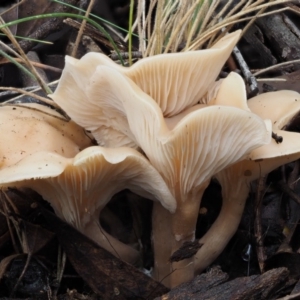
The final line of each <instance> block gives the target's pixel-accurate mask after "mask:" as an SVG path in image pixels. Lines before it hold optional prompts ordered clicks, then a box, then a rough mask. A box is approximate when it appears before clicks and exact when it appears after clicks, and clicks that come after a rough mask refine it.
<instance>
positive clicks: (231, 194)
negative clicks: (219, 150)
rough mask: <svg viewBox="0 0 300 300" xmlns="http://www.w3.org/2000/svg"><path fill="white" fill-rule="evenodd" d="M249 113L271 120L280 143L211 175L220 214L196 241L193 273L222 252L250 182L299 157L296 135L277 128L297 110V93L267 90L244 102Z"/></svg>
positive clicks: (299, 102)
mask: <svg viewBox="0 0 300 300" xmlns="http://www.w3.org/2000/svg"><path fill="white" fill-rule="evenodd" d="M248 106H249V108H250V110H251V111H252V112H254V113H255V114H257V115H259V116H260V117H261V118H263V119H264V118H268V119H271V121H272V125H273V128H272V130H273V132H274V133H276V134H278V135H279V136H282V137H283V141H282V143H277V142H276V141H275V140H274V139H272V141H271V143H270V144H268V145H264V146H262V147H259V148H257V149H255V150H253V151H252V152H251V153H250V155H249V156H248V158H247V159H245V160H243V161H240V162H238V163H236V164H234V165H232V166H230V167H228V168H226V169H224V170H222V171H221V172H219V173H217V174H216V175H215V177H216V178H217V180H218V181H219V182H220V184H221V186H222V198H223V204H222V208H221V211H220V214H219V216H218V218H217V219H216V221H215V222H214V223H213V225H212V226H211V228H210V229H209V230H208V232H207V233H206V234H205V235H204V236H203V237H202V238H201V239H200V240H199V243H201V244H203V246H202V247H201V248H200V250H199V251H198V252H197V254H196V256H195V270H196V273H200V272H202V271H203V270H204V269H205V268H206V267H207V266H209V265H210V264H211V263H212V262H213V261H214V260H215V259H216V258H217V257H218V256H219V255H220V253H221V252H222V251H223V249H224V248H225V246H226V245H227V243H228V242H229V241H230V239H231V238H232V236H233V235H234V234H235V232H236V230H237V228H238V225H239V223H240V220H241V217H242V214H243V211H244V206H245V203H246V200H247V197H248V194H249V191H250V184H251V182H252V181H254V180H256V179H258V178H259V177H260V176H264V175H266V174H268V173H269V172H271V171H272V170H274V169H276V168H278V167H279V166H281V165H284V164H286V163H289V162H291V161H294V160H296V159H299V158H300V134H299V133H295V132H287V131H283V130H280V129H281V128H284V127H285V126H286V125H287V124H288V123H289V122H290V121H291V120H292V119H293V118H294V117H295V116H296V115H299V111H300V95H299V94H298V93H296V92H293V91H278V92H270V93H265V94H262V95H259V96H257V97H254V98H252V99H250V100H249V101H248Z"/></svg>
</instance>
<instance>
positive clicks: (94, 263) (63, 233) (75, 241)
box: [42, 210, 168, 300]
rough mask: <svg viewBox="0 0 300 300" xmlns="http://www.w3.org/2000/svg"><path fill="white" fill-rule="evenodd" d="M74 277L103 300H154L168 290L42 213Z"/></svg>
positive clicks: (52, 216) (51, 215)
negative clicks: (67, 260) (79, 279)
mask: <svg viewBox="0 0 300 300" xmlns="http://www.w3.org/2000/svg"><path fill="white" fill-rule="evenodd" d="M42 213H43V215H44V216H45V218H46V220H47V222H48V223H49V226H50V227H51V229H52V230H53V231H54V232H55V233H56V234H57V237H58V240H59V243H60V244H61V246H62V247H63V249H64V250H65V252H66V254H67V257H68V259H69V260H70V262H71V263H72V265H73V267H74V269H75V270H76V271H77V273H78V274H79V275H80V276H81V277H82V278H83V279H84V281H85V282H86V283H87V284H88V285H89V286H90V287H91V288H92V290H93V291H94V292H95V293H96V294H97V295H98V296H101V297H102V298H103V299H119V300H125V299H132V300H140V299H141V300H142V299H153V298H154V297H157V296H159V295H162V294H164V293H166V292H168V289H167V288H166V287H165V286H164V285H162V284H161V283H159V282H156V281H155V280H153V279H152V278H150V277H148V276H147V275H146V274H144V273H142V272H141V271H139V270H138V269H137V268H135V267H134V266H132V265H129V264H127V263H125V262H123V261H121V260H120V259H118V258H116V257H115V256H113V255H112V254H111V253H109V252H108V251H106V250H105V249H103V248H101V247H100V246H99V245H96V244H95V243H94V242H93V241H91V240H90V239H89V238H87V237H86V236H84V235H83V234H82V233H80V232H78V231H77V230H76V229H74V228H73V227H72V226H70V225H69V224H67V223H65V222H64V221H62V220H61V219H59V218H58V217H56V216H55V215H54V214H52V213H50V212H48V211H46V210H42Z"/></svg>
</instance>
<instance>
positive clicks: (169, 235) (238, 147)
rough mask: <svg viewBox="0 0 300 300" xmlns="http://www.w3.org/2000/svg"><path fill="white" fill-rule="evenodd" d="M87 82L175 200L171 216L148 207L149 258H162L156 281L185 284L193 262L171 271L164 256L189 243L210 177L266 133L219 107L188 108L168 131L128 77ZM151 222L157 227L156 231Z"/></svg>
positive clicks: (100, 71)
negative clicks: (124, 123) (117, 113)
mask: <svg viewBox="0 0 300 300" xmlns="http://www.w3.org/2000/svg"><path fill="white" fill-rule="evenodd" d="M93 81H94V82H95V84H94V89H95V90H97V91H98V98H99V99H104V98H105V99H106V100H105V101H106V106H107V107H109V106H111V107H113V108H115V107H118V109H119V110H122V109H123V111H122V113H123V114H124V115H125V116H126V118H127V120H128V124H129V127H130V131H131V133H132V134H133V136H134V138H135V140H136V142H137V144H138V146H139V147H141V149H142V150H143V151H144V152H145V154H146V155H147V157H148V159H149V160H150V162H151V164H152V165H153V166H154V167H155V168H156V169H157V170H158V171H159V173H160V174H161V175H162V177H163V179H164V180H165V182H166V183H167V185H168V187H169V189H170V191H171V192H172V194H173V195H174V197H175V198H176V202H177V209H176V211H175V213H174V214H170V213H168V212H167V211H165V210H164V209H163V208H162V207H159V206H157V205H155V206H154V217H153V219H154V220H156V221H157V223H156V222H153V228H154V229H153V230H154V236H153V239H154V250H155V251H156V253H155V257H156V258H155V259H158V260H159V257H160V256H161V255H162V256H163V257H164V264H161V263H159V265H158V264H155V268H156V269H155V272H156V274H155V275H156V277H157V278H158V279H159V280H161V279H163V278H164V277H165V276H166V275H169V274H170V273H171V272H172V268H173V269H177V271H175V272H173V273H172V274H171V275H169V276H167V278H165V280H164V283H165V284H167V285H169V286H174V285H177V284H179V283H181V282H184V281H187V280H189V279H191V278H192V277H193V273H194V265H193V259H188V260H184V261H182V262H179V263H174V264H173V266H172V267H171V266H170V264H169V258H170V256H171V254H172V253H173V252H174V251H175V250H177V249H178V248H179V247H180V246H181V245H182V244H183V243H184V242H185V241H193V240H194V238H195V225H196V221H197V217H198V211H199V206H200V201H201V196H202V193H203V191H204V189H205V188H206V186H207V184H208V182H209V180H210V178H211V177H212V176H213V175H214V174H215V173H217V172H219V171H220V170H222V169H224V168H225V167H226V166H228V165H230V164H233V163H235V162H236V161H239V160H241V159H243V158H244V157H245V156H246V155H247V154H249V153H250V151H251V150H253V149H255V148H257V147H259V146H261V145H263V144H266V143H269V142H270V136H271V131H270V130H268V129H267V128H266V125H265V123H264V121H263V120H262V119H261V118H259V117H258V116H256V115H255V114H253V113H251V112H248V111H245V110H242V109H239V108H235V107H229V106H221V105H218V106H210V107H205V108H201V109H198V110H195V111H193V109H190V110H191V112H190V113H188V114H185V112H183V113H182V115H183V116H184V117H183V118H182V119H181V120H180V118H179V119H178V117H175V118H177V119H178V121H177V124H176V125H175V127H174V128H173V129H172V130H171V129H170V128H168V126H167V123H166V122H165V119H164V116H163V114H162V111H161V109H160V107H159V106H158V104H157V103H156V102H155V101H154V100H153V99H152V98H151V97H150V96H149V95H147V94H145V93H144V92H143V91H142V90H141V89H140V88H139V87H138V86H137V85H136V84H135V83H134V82H133V81H132V80H130V79H129V78H128V77H126V76H123V75H122V74H121V73H119V72H118V71H116V70H115V69H112V68H109V67H105V66H100V67H98V68H97V70H96V72H95V73H94V76H93ZM96 83H97V84H96ZM116 83H117V85H116ZM100 87H105V90H104V89H101V88H100ZM103 90H104V91H103ZM108 95H110V98H108ZM201 107H202V106H201ZM172 126H174V124H173V125H172ZM156 212H159V213H158V215H155V213H156ZM157 224H160V225H161V226H160V227H159V228H158V227H156V226H158V225H157ZM156 235H161V236H160V237H159V238H158V240H160V241H166V243H167V244H168V246H169V247H170V249H168V247H166V248H165V249H167V252H168V253H167V254H166V253H165V250H164V247H165V245H158V244H156ZM158 249H160V250H158ZM169 250H170V251H169ZM157 251H159V253H157ZM166 257H168V259H167V260H165V258H166Z"/></svg>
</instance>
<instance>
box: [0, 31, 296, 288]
mask: <svg viewBox="0 0 300 300" xmlns="http://www.w3.org/2000/svg"><path fill="white" fill-rule="evenodd" d="M240 34H241V32H240V31H236V32H233V33H231V34H228V35H226V36H225V37H224V38H222V39H220V40H219V41H218V42H217V43H216V44H215V45H214V46H213V47H212V48H210V49H207V50H199V51H193V52H185V53H170V54H162V55H157V56H153V57H148V58H145V59H142V60H140V61H139V62H137V63H136V64H134V65H133V66H132V67H128V68H125V67H121V66H119V65H118V64H116V63H114V62H113V61H111V60H110V59H109V58H108V57H106V56H104V55H102V54H99V53H88V54H86V55H85V56H84V57H83V58H81V59H80V60H77V59H74V58H70V57H67V58H66V66H65V69H64V71H63V74H62V77H61V79H60V81H59V84H58V87H57V89H56V91H55V93H54V94H52V95H51V98H52V99H53V100H54V101H55V102H56V103H57V104H58V105H59V106H60V107H61V108H62V109H63V110H64V111H65V112H66V113H67V114H68V115H69V116H70V117H71V119H72V123H73V122H75V123H77V124H78V125H76V126H78V127H79V126H81V127H83V128H84V129H85V130H87V131H88V132H89V133H91V135H92V136H93V137H94V138H95V139H96V140H97V142H98V144H99V146H91V145H84V146H83V145H82V144H80V143H79V141H78V140H76V141H75V140H74V143H75V144H76V145H78V148H77V150H76V151H74V152H73V153H72V154H66V152H65V150H64V151H59V149H53V147H52V148H51V146H47V145H45V146H44V147H42V148H39V149H37V150H36V151H34V152H30V151H27V150H26V151H27V152H26V153H25V155H23V156H22V157H20V156H19V157H18V159H15V160H14V161H12V162H11V163H9V164H7V165H3V167H1V168H0V185H1V186H2V187H3V188H5V187H9V186H17V187H20V186H21V187H31V188H33V189H34V190H36V191H38V192H39V193H40V194H41V195H42V196H43V197H44V198H45V199H46V200H48V201H49V202H50V203H51V204H52V206H53V208H54V210H55V212H56V213H57V215H58V216H60V217H61V218H62V219H64V220H66V221H67V222H68V223H70V224H72V225H73V226H74V227H76V228H77V229H78V230H80V231H81V232H83V233H85V234H86V235H87V236H89V237H90V238H92V239H93V240H94V241H96V242H97V243H98V244H99V245H101V246H102V247H104V248H105V249H107V250H108V251H110V252H112V253H113V254H115V255H119V256H120V257H121V258H122V259H123V260H125V261H127V262H130V263H134V262H135V261H136V260H137V259H138V256H139V253H138V251H137V250H136V249H134V248H132V247H131V246H129V245H126V244H124V243H121V242H120V241H118V240H117V239H116V238H114V237H112V236H110V235H109V234H108V233H107V232H105V231H104V229H103V228H102V227H101V225H100V222H99V214H100V213H101V211H102V210H103V208H104V206H105V205H106V204H107V203H108V202H109V200H110V199H111V198H112V196H113V194H115V193H116V192H118V191H120V190H122V189H125V188H128V189H130V190H132V191H133V192H135V193H137V194H139V195H142V196H144V197H146V198H149V199H151V200H154V205H153V212H152V230H153V250H154V270H153V276H154V277H155V278H156V279H157V280H160V281H162V282H163V283H164V284H165V285H167V286H169V287H173V286H176V285H178V284H180V283H182V282H186V281H188V280H190V279H192V278H193V276H194V274H195V272H196V273H197V272H199V271H201V270H203V269H204V268H205V267H206V266H207V265H208V264H209V263H211V262H212V261H213V260H214V259H215V258H216V256H218V254H219V253H220V252H221V251H222V249H223V248H224V247H225V245H226V243H227V242H228V240H229V239H230V238H231V236H232V235H233V233H234V232H235V230H236V228H237V226H238V223H239V220H240V216H241V214H242V211H243V206H244V202H245V199H246V197H247V194H248V184H249V182H250V181H251V180H254V179H255V178H257V177H258V176H259V175H260V173H259V172H258V170H259V169H258V166H259V168H260V167H261V165H262V164H261V163H259V162H257V161H256V160H257V159H260V160H262V159H263V163H264V162H265V163H266V167H265V168H264V169H263V170H264V171H263V172H265V173H267V172H269V171H270V170H272V169H273V168H275V167H276V166H278V165H280V164H284V163H285V162H288V161H291V160H294V159H296V158H297V157H298V156H297V155H298V153H299V151H300V145H298V143H295V145H294V146H295V147H290V145H291V143H292V139H293V137H292V136H291V139H290V138H289V137H290V135H289V133H287V132H282V131H280V130H281V129H282V127H283V126H284V124H285V123H286V122H287V120H289V118H290V115H293V114H295V110H297V108H295V106H293V105H291V106H289V105H288V104H287V106H286V111H285V112H284V113H283V114H280V113H278V114H277V115H276V116H275V115H274V117H272V116H269V115H268V109H266V113H262V114H260V111H261V109H260V108H259V105H266V106H268V105H270V104H269V102H268V101H269V99H271V98H273V97H275V95H274V94H268V95H264V96H258V97H256V99H253V100H252V101H251V103H253V105H252V104H251V105H250V106H249V105H248V104H249V103H247V99H246V92H245V85H244V82H243V80H242V78H241V77H240V76H239V75H237V74H235V73H231V74H230V75H229V76H228V77H227V78H226V79H224V80H219V81H216V80H217V77H218V74H219V72H220V70H221V68H222V67H223V65H224V63H225V62H226V60H227V59H228V57H229V55H230V53H231V51H232V49H233V47H234V46H235V44H236V43H237V41H238V39H239V37H240ZM275 94H276V93H275ZM277 95H278V94H276V97H277ZM278 97H281V95H279V96H278ZM293 97H296V94H293V95H291V99H292V98H293ZM297 97H298V94H297ZM298 98H299V97H298ZM254 103H258V104H256V105H255V104H254ZM261 103H266V104H261ZM255 107H258V108H257V109H256V108H255ZM292 109H295V110H293V111H292ZM0 113H1V110H0ZM274 114H275V112H274ZM287 116H288V117H287ZM268 119H271V120H272V122H273V123H272V124H271V121H270V120H268ZM275 121H276V122H275ZM275 124H276V125H275ZM79 128H80V127H79ZM272 130H273V131H275V132H277V133H278V134H280V135H282V136H283V137H284V141H283V143H282V144H280V145H278V144H276V143H274V142H273V141H271V133H272ZM66 132H69V131H66ZM41 134H42V133H41ZM66 134H67V136H71V135H70V134H68V133H66ZM54 141H55V139H53V140H49V143H50V144H51V143H52V142H54ZM60 145H62V144H60ZM84 148H85V149H84ZM82 149H84V150H82ZM264 149H266V151H267V154H263V153H265V152H264V151H265V150H264ZM269 149H270V151H269ZM19 150H20V149H19ZM81 150H82V151H81ZM276 151H278V152H279V153H281V159H280V160H278V162H277V161H276V162H275V163H273V164H271V163H270V161H271V160H273V158H274V157H275V156H276V155H275V152H276ZM288 155H289V156H288ZM279 161H280V162H279ZM28 166H30V168H29V167H28ZM213 176H215V177H216V178H217V179H218V180H219V181H220V183H221V185H222V191H223V207H222V211H221V214H220V216H219V218H218V219H217V220H216V223H215V224H214V225H213V227H212V228H211V229H210V231H209V232H208V233H207V234H206V235H205V236H204V237H203V238H202V239H201V240H200V242H201V243H203V244H204V245H203V246H202V248H200V250H199V251H198V253H197V254H196V256H195V257H190V258H186V259H183V260H182V261H179V262H172V263H171V262H170V257H171V255H172V254H173V253H174V252H175V251H176V250H178V249H179V248H180V247H181V246H182V245H183V244H184V243H185V242H194V240H195V228H196V222H197V217H198V212H199V208H200V204H201V198H202V195H203V192H204V191H205V189H206V187H207V186H208V184H209V182H210V180H211V178H212V177H213ZM235 193H237V194H238V195H239V196H241V197H240V198H238V197H237V196H236V194H235ZM237 198H238V199H237ZM227 218H229V219H230V218H232V219H233V224H232V225H227V221H226V220H227ZM223 233H224V238H221V237H220V235H222V234H223Z"/></svg>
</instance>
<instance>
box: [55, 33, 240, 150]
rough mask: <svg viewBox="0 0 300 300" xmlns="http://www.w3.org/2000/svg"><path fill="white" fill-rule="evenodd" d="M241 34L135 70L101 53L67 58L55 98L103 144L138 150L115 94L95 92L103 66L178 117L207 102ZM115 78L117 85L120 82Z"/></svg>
mask: <svg viewBox="0 0 300 300" xmlns="http://www.w3.org/2000/svg"><path fill="white" fill-rule="evenodd" d="M240 34H241V31H235V32H233V33H231V34H228V35H226V36H225V37H223V38H222V39H221V40H219V41H218V42H217V43H216V44H215V45H214V46H213V47H212V48H210V49H206V50H199V51H192V52H183V53H170V54H162V55H156V56H153V57H147V58H144V59H142V60H140V61H138V62H137V63H136V64H134V65H133V66H131V67H129V68H126V67H122V66H120V65H118V64H116V63H114V62H113V61H112V60H110V59H109V58H108V57H107V56H105V55H103V54H100V53H88V54H86V55H85V56H84V57H82V58H81V59H80V60H76V59H74V58H71V57H67V58H66V66H65V68H64V71H63V74H62V77H61V79H60V82H59V85H58V87H57V89H56V91H55V93H54V94H52V95H50V97H51V98H52V99H53V100H54V101H55V102H56V103H57V104H58V105H59V106H60V107H61V108H62V109H64V110H65V111H66V112H67V113H68V115H69V116H70V117H71V118H72V120H74V121H75V122H76V123H78V124H79V125H80V126H82V127H84V128H85V129H86V130H89V131H91V133H92V134H93V136H94V137H95V139H96V140H97V141H98V143H99V145H102V146H108V147H118V146H130V147H135V142H136V141H135V140H134V136H132V134H131V132H130V130H129V127H128V123H127V119H126V116H125V115H124V114H123V112H122V111H120V110H119V107H118V106H115V107H112V106H110V108H109V109H107V106H106V100H105V99H107V98H110V97H112V95H111V93H110V91H109V90H107V89H106V87H105V86H102V87H101V89H102V96H101V97H104V98H100V97H99V95H98V94H97V93H98V90H97V89H95V88H94V85H95V83H97V82H96V81H95V76H94V74H95V72H96V69H97V66H107V67H110V68H113V69H115V70H116V71H118V72H120V73H122V74H123V75H125V76H127V77H128V78H130V79H131V80H132V81H134V82H135V83H136V85H137V86H138V87H139V88H141V89H142V90H143V91H144V92H145V93H147V94H148V95H149V96H151V97H152V98H153V99H154V100H155V101H156V102H157V103H158V105H159V106H160V108H161V110H162V113H163V115H164V116H165V117H172V116H175V115H177V114H179V113H180V112H182V111H184V110H185V109H187V108H189V107H191V106H193V105H195V104H196V103H198V101H201V98H202V97H203V96H204V95H205V94H206V93H207V91H208V90H209V89H210V86H211V85H212V84H213V83H214V82H215V80H216V79H217V76H218V74H219V73H220V70H221V68H222V67H223V65H224V64H225V62H226V60H227V59H228V57H229V55H230V53H231V51H232V49H233V47H234V46H235V44H236V43H237V41H238V39H239V37H240ZM112 80H113V81H114V82H115V85H116V86H117V85H118V82H117V81H116V79H112ZM120 124H121V126H120Z"/></svg>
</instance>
